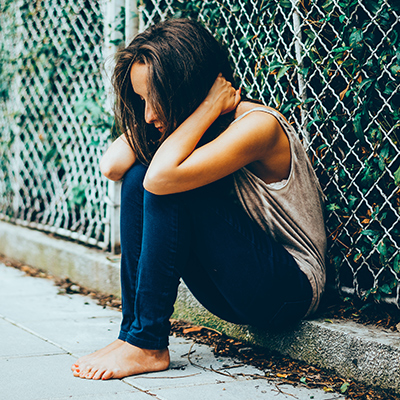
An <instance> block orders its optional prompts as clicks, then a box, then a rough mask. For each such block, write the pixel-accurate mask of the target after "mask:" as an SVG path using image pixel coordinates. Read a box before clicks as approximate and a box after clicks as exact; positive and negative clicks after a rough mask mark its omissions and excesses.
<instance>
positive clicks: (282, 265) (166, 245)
mask: <svg viewBox="0 0 400 400" xmlns="http://www.w3.org/2000/svg"><path fill="white" fill-rule="evenodd" d="M146 170H147V169H146V167H144V166H143V165H141V164H135V165H134V166H133V167H132V168H131V169H130V170H129V171H128V172H127V173H126V175H125V177H124V181H123V184H122V196H121V251H122V258H121V290H122V292H121V293H122V313H123V319H122V323H121V331H120V335H119V339H121V340H124V341H127V342H128V343H130V344H132V345H135V346H138V347H141V348H145V349H163V348H165V347H166V346H167V345H168V335H169V330H170V323H169V318H170V316H171V314H172V312H173V305H174V302H175V299H176V295H177V289H178V285H179V281H180V278H182V279H183V280H184V281H185V283H186V285H187V286H188V288H189V289H190V290H191V292H192V293H193V295H194V296H195V297H196V298H197V299H198V300H199V301H200V303H202V304H203V305H204V307H206V308H207V309H208V310H209V311H211V312H212V313H213V314H215V315H217V316H218V317H220V318H222V319H225V320H227V321H230V322H234V323H238V324H249V325H254V326H258V327H261V328H271V327H281V326H283V325H285V324H286V323H287V322H296V321H298V320H299V319H301V318H302V317H303V316H304V315H305V313H306V312H307V310H308V307H309V305H310V303H311V298H312V290H311V286H310V283H309V282H308V280H307V278H306V276H305V275H304V274H303V273H302V272H301V271H300V269H299V268H298V266H297V264H296V262H295V261H294V259H293V257H292V256H291V255H290V254H289V253H288V252H287V251H286V250H285V249H284V248H283V246H282V245H280V244H278V243H276V242H275V241H274V240H272V239H271V237H270V236H269V235H268V234H266V233H265V232H264V231H263V230H262V229H261V228H260V227H259V226H258V225H257V223H255V222H254V221H253V220H252V219H251V218H250V217H249V216H248V215H247V214H246V213H245V211H244V210H243V208H242V207H241V206H240V204H238V203H237V201H235V196H233V195H232V191H231V190H230V189H231V188H232V177H227V178H225V179H223V180H221V181H218V182H214V183H212V184H210V185H207V186H204V187H201V188H198V189H195V190H191V191H188V192H184V193H178V194H171V195H164V196H157V195H154V194H151V193H149V192H147V191H146V190H144V189H143V179H144V175H145V173H146Z"/></svg>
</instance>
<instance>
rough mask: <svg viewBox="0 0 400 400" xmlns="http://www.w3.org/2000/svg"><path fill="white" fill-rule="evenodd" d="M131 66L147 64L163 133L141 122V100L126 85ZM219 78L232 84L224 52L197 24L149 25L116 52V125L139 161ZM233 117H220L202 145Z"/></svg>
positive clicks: (186, 21) (146, 158)
mask: <svg viewBox="0 0 400 400" xmlns="http://www.w3.org/2000/svg"><path fill="white" fill-rule="evenodd" d="M134 63H142V64H147V65H149V82H148V85H149V91H150V93H149V101H151V102H152V106H153V107H154V109H155V112H156V114H157V117H158V118H159V119H160V121H161V122H162V123H163V126H164V127H165V129H164V130H163V133H160V132H159V131H158V130H157V129H156V128H155V127H154V126H153V125H149V124H147V123H146V122H145V120H144V104H143V101H142V100H141V99H140V98H139V96H138V95H137V94H136V93H135V92H134V91H133V89H132V85H131V80H130V69H131V67H132V65H133V64H134ZM219 73H222V75H223V76H224V78H225V79H227V80H228V81H230V82H232V84H233V85H234V77H233V69H232V67H231V65H230V62H229V60H228V55H227V52H226V51H225V50H224V49H223V48H222V47H221V45H220V44H219V43H218V42H217V41H216V40H215V39H214V37H213V36H212V35H211V34H210V33H209V32H208V31H207V30H206V29H205V28H204V27H203V26H202V25H200V24H199V23H197V22H195V21H192V20H189V19H170V20H167V21H164V22H161V23H159V24H156V25H153V26H151V27H150V28H148V29H147V30H146V31H144V32H143V33H141V34H138V35H137V36H136V37H135V38H134V39H133V40H132V42H131V43H130V44H129V45H128V46H127V47H126V48H125V49H123V50H121V51H119V52H118V53H117V56H116V66H115V70H114V74H113V86H114V90H115V93H116V103H115V117H116V123H117V127H118V128H119V129H120V130H121V131H122V132H125V135H126V137H127V140H128V143H129V145H130V146H131V147H132V149H133V150H134V151H135V153H136V155H137V157H138V159H139V161H141V162H142V163H144V164H148V163H150V161H151V159H152V157H153V155H154V153H155V151H156V150H157V148H158V147H159V146H160V144H161V143H162V142H163V141H164V140H165V139H166V138H167V137H168V136H169V135H170V134H171V133H172V132H173V131H174V130H175V129H176V128H177V127H178V126H179V125H180V124H181V123H182V122H183V121H184V120H185V119H186V118H188V117H189V116H190V115H191V114H192V113H193V112H194V111H195V110H196V108H197V107H198V106H199V105H200V103H201V102H202V101H203V100H204V99H205V97H206V95H207V93H208V91H209V90H210V88H211V86H212V85H213V83H214V81H215V79H216V78H217V76H218V74H219ZM233 114H234V113H229V114H226V115H223V116H220V117H219V118H218V120H217V121H216V122H215V123H214V124H213V126H212V127H211V128H210V129H209V130H208V131H207V132H206V134H205V135H204V136H203V138H202V143H204V142H207V141H210V140H212V139H214V138H215V137H216V136H218V135H219V134H220V133H221V132H222V131H223V130H224V129H225V128H226V127H227V126H228V124H229V123H230V122H231V121H232V119H233Z"/></svg>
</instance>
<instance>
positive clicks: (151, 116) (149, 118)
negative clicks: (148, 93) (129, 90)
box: [144, 103, 156, 124]
mask: <svg viewBox="0 0 400 400" xmlns="http://www.w3.org/2000/svg"><path fill="white" fill-rule="evenodd" d="M144 120H145V121H146V123H148V124H152V123H154V121H155V120H156V113H155V112H154V109H153V107H152V106H150V105H148V104H147V103H146V108H145V110H144Z"/></svg>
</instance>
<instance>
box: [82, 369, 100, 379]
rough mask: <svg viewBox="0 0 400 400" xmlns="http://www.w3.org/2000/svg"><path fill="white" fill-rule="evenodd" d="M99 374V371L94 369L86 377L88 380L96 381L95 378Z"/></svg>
mask: <svg viewBox="0 0 400 400" xmlns="http://www.w3.org/2000/svg"><path fill="white" fill-rule="evenodd" d="M97 373H98V370H96V369H94V368H93V369H92V370H90V371H89V372H88V373H87V374H86V375H85V376H84V377H85V378H86V379H95V378H94V376H95V375H96V374H97Z"/></svg>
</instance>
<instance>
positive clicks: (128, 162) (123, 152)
mask: <svg viewBox="0 0 400 400" xmlns="http://www.w3.org/2000/svg"><path fill="white" fill-rule="evenodd" d="M135 161H136V155H135V153H134V152H133V150H132V149H131V147H130V146H129V144H128V143H127V141H126V138H125V135H121V136H120V137H119V138H118V139H116V140H115V141H114V142H113V143H112V144H111V146H110V147H109V148H108V149H107V151H106V152H105V153H104V155H103V157H102V158H101V161H100V171H101V173H102V174H103V175H104V176H105V177H106V178H108V179H111V180H112V181H119V180H120V179H122V177H123V176H124V175H125V172H126V171H128V169H129V168H130V167H131V166H132V165H133V164H134V163H135Z"/></svg>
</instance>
